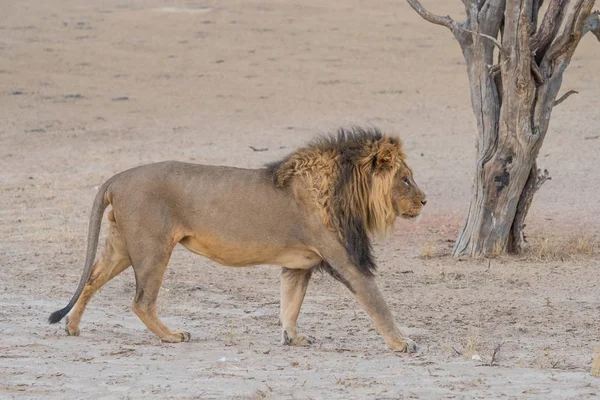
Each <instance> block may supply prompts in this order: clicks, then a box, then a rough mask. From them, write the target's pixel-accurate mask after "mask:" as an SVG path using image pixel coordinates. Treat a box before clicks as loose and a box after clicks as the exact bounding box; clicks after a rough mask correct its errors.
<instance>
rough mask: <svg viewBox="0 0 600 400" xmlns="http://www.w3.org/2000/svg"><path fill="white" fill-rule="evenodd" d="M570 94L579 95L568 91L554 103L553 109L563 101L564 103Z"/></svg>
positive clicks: (576, 92) (573, 91)
mask: <svg viewBox="0 0 600 400" xmlns="http://www.w3.org/2000/svg"><path fill="white" fill-rule="evenodd" d="M572 94H579V92H578V91H576V90H569V91H568V92H567V93H565V94H563V95H562V96H560V98H559V99H558V100H556V101H555V102H554V106H553V107H556V106H557V105H559V104H560V103H562V102H563V101H565V100H566V99H567V98H568V97H569V96H571V95H572Z"/></svg>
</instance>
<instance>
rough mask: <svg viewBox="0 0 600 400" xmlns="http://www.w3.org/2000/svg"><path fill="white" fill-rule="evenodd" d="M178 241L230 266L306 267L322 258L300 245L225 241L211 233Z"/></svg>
mask: <svg viewBox="0 0 600 400" xmlns="http://www.w3.org/2000/svg"><path fill="white" fill-rule="evenodd" d="M180 243H181V245H182V246H184V247H185V248H186V249H188V250H189V251H191V252H193V253H196V254H200V255H202V256H204V257H206V258H209V259H211V260H213V261H215V262H218V263H219V264H222V265H226V266H230V267H246V266H250V265H258V264H275V265H281V266H283V267H287V268H294V269H308V268H312V267H314V266H315V265H317V264H318V263H319V261H321V257H320V256H319V255H318V254H317V253H316V252H314V251H312V250H311V249H309V248H306V247H304V246H301V245H298V246H286V247H279V246H273V247H270V246H267V245H264V244H262V245H261V244H253V243H248V244H242V243H238V244H228V243H225V242H224V241H222V240H219V239H217V238H215V237H210V236H202V237H186V238H184V239H183V240H182V241H181V242H180Z"/></svg>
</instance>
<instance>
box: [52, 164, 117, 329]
mask: <svg viewBox="0 0 600 400" xmlns="http://www.w3.org/2000/svg"><path fill="white" fill-rule="evenodd" d="M114 178H115V177H114V176H113V177H112V178H111V179H109V180H107V181H106V182H105V183H104V184H103V185H102V186H101V187H100V189H99V190H98V194H96V198H95V199H94V205H93V206H92V215H91V217H90V227H89V231H88V245H87V254H86V257H85V268H84V270H83V274H82V275H81V280H80V281H79V286H77V290H76V291H75V294H74V295H73V297H72V298H71V301H70V302H69V304H67V306H66V307H65V308H62V309H60V310H58V311H55V312H53V313H52V314H50V317H49V318H48V322H49V323H51V324H55V323H57V322H59V321H60V320H61V319H63V318H64V316H65V315H67V314H68V313H69V311H71V309H72V308H73V306H74V305H75V303H77V300H78V299H79V296H81V292H82V291H83V288H84V286H85V284H86V283H87V281H88V279H89V278H90V275H91V274H92V267H93V266H94V260H95V259H96V249H97V247H98V237H99V236H100V226H101V224H102V216H103V215H104V210H106V207H108V204H109V202H108V199H107V198H106V192H107V191H108V187H109V186H110V184H111V183H112V181H113V180H114Z"/></svg>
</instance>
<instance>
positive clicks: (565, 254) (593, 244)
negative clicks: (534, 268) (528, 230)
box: [524, 234, 600, 261]
mask: <svg viewBox="0 0 600 400" xmlns="http://www.w3.org/2000/svg"><path fill="white" fill-rule="evenodd" d="M599 253H600V238H599V237H596V236H590V235H581V234H580V235H574V236H570V237H566V238H564V237H543V236H534V237H533V238H531V239H530V240H529V246H528V247H527V249H526V250H525V253H524V255H525V257H526V258H528V259H530V260H532V261H564V260H568V259H572V258H575V257H577V256H593V255H595V254H599Z"/></svg>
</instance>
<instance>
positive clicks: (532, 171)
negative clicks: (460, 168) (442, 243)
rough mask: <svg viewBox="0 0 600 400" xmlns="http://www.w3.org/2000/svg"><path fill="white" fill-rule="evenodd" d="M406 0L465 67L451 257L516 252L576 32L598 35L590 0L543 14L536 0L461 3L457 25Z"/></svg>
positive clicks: (554, 5) (555, 1)
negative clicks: (467, 118)
mask: <svg viewBox="0 0 600 400" xmlns="http://www.w3.org/2000/svg"><path fill="white" fill-rule="evenodd" d="M407 1H408V3H409V5H410V6H411V7H412V8H413V9H414V10H415V11H417V13H419V15H421V16H422V17H423V18H424V19H425V20H427V21H429V22H431V23H434V24H437V25H442V26H445V27H447V28H449V29H450V30H451V31H452V33H453V34H454V36H455V37H456V39H457V41H458V43H459V44H460V47H461V50H462V53H463V56H464V58H465V61H466V65H467V74H468V77H469V83H470V90H471V106H472V108H473V112H474V114H475V119H476V121H477V129H478V136H477V142H476V150H477V161H476V165H475V176H474V179H473V192H472V198H471V203H470V206H469V211H468V214H467V217H466V220H465V223H464V226H463V228H462V230H461V232H460V234H459V237H458V239H457V241H456V245H455V247H454V252H453V254H454V256H455V257H459V256H485V255H490V254H497V253H499V252H504V251H510V252H519V251H521V250H522V249H523V245H524V242H525V235H524V233H523V228H524V226H525V224H524V221H525V217H526V215H527V212H528V210H529V208H530V206H531V202H532V200H533V196H534V194H535V192H536V191H537V190H538V189H539V188H540V186H541V185H542V184H543V183H544V182H545V181H546V180H547V179H549V177H548V173H547V171H545V172H544V173H541V172H540V171H538V168H537V164H536V158H537V155H538V152H539V150H540V147H541V145H542V143H543V140H544V137H545V135H546V132H547V130H548V124H549V121H550V115H551V113H552V109H553V107H554V106H555V105H557V104H559V103H560V102H561V101H563V100H564V99H566V97H568V95H569V94H572V93H571V92H569V93H567V94H566V95H564V96H563V97H561V99H559V100H556V97H557V95H558V91H559V89H560V86H561V83H562V76H563V73H564V71H565V69H566V67H567V66H568V65H569V62H570V61H571V57H572V56H573V53H574V51H575V49H576V48H577V45H578V44H579V41H580V40H581V37H582V36H583V35H585V34H586V33H587V32H592V33H593V34H594V35H596V36H597V37H598V39H599V40H600V33H599V32H600V22H599V15H598V13H592V8H593V6H594V3H595V0H575V1H574V2H573V5H572V7H571V8H570V9H571V12H568V9H569V5H570V4H569V3H570V0H550V1H549V2H548V7H547V9H546V12H545V13H544V15H543V18H540V17H541V16H540V13H541V9H542V3H543V0H463V4H464V6H465V12H466V18H465V20H464V21H462V22H456V21H454V20H453V19H452V18H451V17H449V16H445V17H443V16H438V15H435V14H433V13H431V12H429V11H427V10H426V9H425V8H424V7H423V6H422V5H421V3H420V2H419V1H418V0H407ZM539 20H541V23H539V26H538V21H539ZM563 22H564V29H562V30H561V29H560V27H561V24H562V23H563ZM494 46H497V47H498V48H499V51H498V53H499V57H498V59H499V61H498V63H497V64H494V60H493V56H494Z"/></svg>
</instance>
